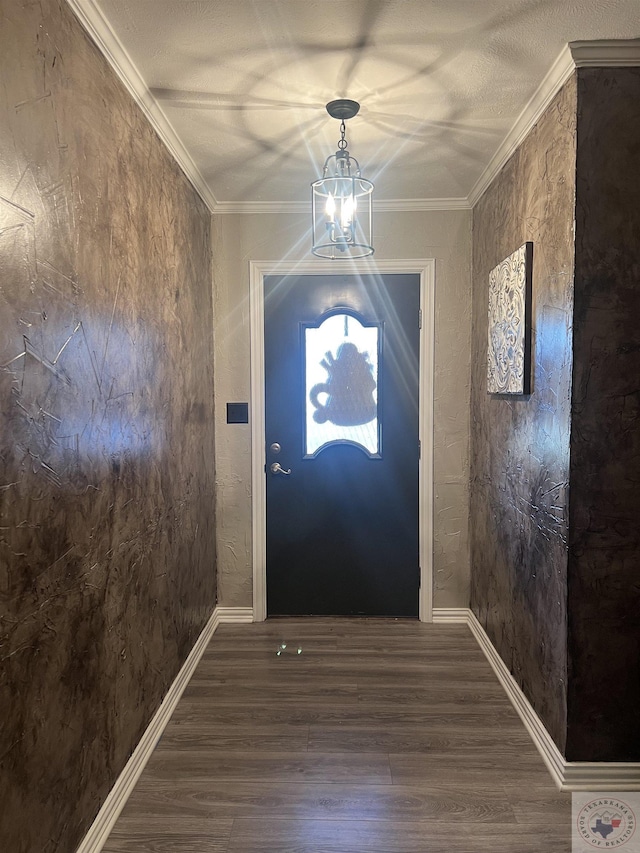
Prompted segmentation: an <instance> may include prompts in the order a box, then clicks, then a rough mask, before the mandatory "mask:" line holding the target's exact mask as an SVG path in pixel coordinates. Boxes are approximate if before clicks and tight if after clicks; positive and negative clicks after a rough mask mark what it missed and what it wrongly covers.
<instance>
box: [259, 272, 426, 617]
mask: <svg viewBox="0 0 640 853" xmlns="http://www.w3.org/2000/svg"><path fill="white" fill-rule="evenodd" d="M264 288H265V289H264V294H265V295H264V299H265V303H264V305H265V377H266V380H265V421H266V460H267V464H266V477H267V613H268V615H285V614H287V615H293V614H313V615H351V614H362V615H370V616H409V617H416V616H417V615H418V596H419V583H420V569H419V561H418V476H419V442H418V399H419V349H420V327H419V308H420V277H419V276H418V275H415V274H398V275H363V276H360V275H326V276H325V275H323V276H317V275H301V276H291V275H288V276H267V277H265V280H264Z"/></svg>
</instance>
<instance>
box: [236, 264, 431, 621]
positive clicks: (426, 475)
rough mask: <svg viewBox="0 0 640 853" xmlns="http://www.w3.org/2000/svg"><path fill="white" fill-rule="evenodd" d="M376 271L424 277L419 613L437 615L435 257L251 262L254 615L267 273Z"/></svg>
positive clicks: (261, 561)
mask: <svg viewBox="0 0 640 853" xmlns="http://www.w3.org/2000/svg"><path fill="white" fill-rule="evenodd" d="M333 273H335V274H336V275H364V274H367V275H376V274H385V273H387V274H394V273H412V274H417V275H419V276H420V309H421V318H422V334H421V335H420V386H419V387H420V400H419V437H420V446H421V455H420V460H419V483H420V487H419V508H418V516H419V517H418V529H419V553H420V599H419V618H420V621H422V622H431V621H432V619H433V390H434V343H435V260H434V259H433V258H430V259H419V260H388V261H330V262H327V261H299V262H282V261H250V262H249V311H250V337H251V400H250V411H251V417H250V420H251V510H252V513H251V514H252V539H253V545H252V561H253V618H254V621H255V622H262V621H263V620H264V619H265V618H266V615H267V597H266V590H267V583H266V570H267V562H266V541H267V539H266V537H267V529H266V474H265V464H266V448H265V375H264V278H265V276H268V275H324V276H326V275H327V274H333Z"/></svg>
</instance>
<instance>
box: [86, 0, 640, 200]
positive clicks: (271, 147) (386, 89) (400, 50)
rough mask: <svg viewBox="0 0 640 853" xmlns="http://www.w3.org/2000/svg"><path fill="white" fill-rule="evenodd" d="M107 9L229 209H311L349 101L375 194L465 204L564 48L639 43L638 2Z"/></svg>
mask: <svg viewBox="0 0 640 853" xmlns="http://www.w3.org/2000/svg"><path fill="white" fill-rule="evenodd" d="M84 2H85V0H77V3H78V5H80V6H82V5H83V3H84ZM86 2H87V4H88V3H89V2H91V4H92V5H94V4H93V1H92V0H86ZM98 2H99V8H100V9H101V11H102V13H103V15H104V17H105V18H106V20H107V22H108V24H109V27H110V28H111V30H112V31H113V33H114V34H115V36H116V38H117V39H118V40H119V42H120V43H121V45H122V46H123V47H124V49H125V51H126V52H127V53H128V55H129V57H130V59H131V61H132V62H133V64H134V65H135V66H136V68H137V69H138V71H139V73H140V75H141V76H142V78H143V80H144V82H145V84H146V85H147V87H148V88H149V90H150V92H151V94H152V96H153V98H154V99H155V100H156V101H157V102H158V104H159V105H160V107H161V109H162V111H163V112H164V113H165V115H166V117H167V118H168V120H169V122H170V124H171V125H172V126H173V128H174V130H175V132H176V134H177V136H178V137H179V139H180V140H181V142H182V144H183V145H184V147H185V148H186V149H187V151H188V152H189V154H190V156H191V158H192V159H193V161H194V162H195V164H196V166H197V168H198V170H199V172H200V173H201V175H202V177H203V178H204V181H205V182H206V184H207V185H208V187H209V189H210V191H211V193H212V195H213V196H214V197H215V199H216V200H217V202H219V203H229V202H243V201H245V202H246V201H249V202H300V201H308V198H309V184H310V182H311V181H312V180H313V179H314V178H315V177H317V176H318V175H319V171H320V170H321V168H322V164H323V163H324V159H325V157H326V156H327V155H328V154H330V153H332V152H333V151H334V150H335V147H336V142H337V140H338V136H339V129H338V122H337V121H335V120H334V119H331V118H330V117H329V116H328V115H327V113H326V111H325V109H324V105H325V104H326V103H327V102H328V101H330V100H332V99H333V98H338V97H348V98H352V99H354V100H357V101H359V102H360V103H361V104H362V108H361V111H360V113H359V115H358V116H357V117H356V118H354V119H352V120H350V121H349V122H348V123H347V139H348V141H349V149H350V151H351V153H352V154H353V155H354V156H356V157H357V158H358V160H359V161H360V164H361V166H362V169H363V174H364V175H365V176H366V177H368V178H370V179H371V180H373V181H374V182H375V184H376V198H377V199H387V200H390V199H393V200H403V201H408V202H411V201H413V202H415V201H416V200H420V199H466V198H467V197H468V196H469V194H470V192H471V190H472V188H473V187H474V184H476V182H477V181H478V178H479V177H480V175H481V174H482V173H483V171H484V169H485V168H486V166H487V164H488V163H489V161H490V160H491V158H492V156H493V155H494V153H495V152H496V150H497V149H498V147H499V146H500V144H501V142H502V141H503V140H504V138H505V137H506V135H507V133H508V132H509V130H510V129H511V128H512V127H513V125H514V123H515V121H516V119H517V118H518V116H519V114H520V113H521V111H522V110H523V108H524V107H525V105H526V104H527V102H528V101H529V99H530V98H531V96H532V95H533V93H534V92H535V90H536V89H537V87H538V86H539V85H540V83H541V81H542V80H543V78H544V77H545V75H546V73H547V72H548V71H549V69H550V67H551V66H552V64H553V63H554V61H555V60H556V59H557V57H558V56H559V54H560V52H561V51H562V49H563V48H564V47H565V45H566V44H567V43H568V42H571V41H574V40H592V39H631V38H637V37H638V36H640V0H387V2H384V0H252V2H250V0H98Z"/></svg>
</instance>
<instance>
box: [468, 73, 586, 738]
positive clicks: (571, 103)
mask: <svg viewBox="0 0 640 853" xmlns="http://www.w3.org/2000/svg"><path fill="white" fill-rule="evenodd" d="M575 116H576V83H575V79H574V78H572V79H571V80H570V81H569V82H568V83H567V84H566V85H565V86H564V88H563V89H562V90H561V91H560V92H559V94H558V95H557V96H556V98H555V99H554V101H553V102H552V104H551V105H550V106H549V108H548V109H547V111H546V112H545V114H544V115H543V117H542V118H541V119H540V121H539V122H538V124H537V125H536V127H535V128H534V129H533V130H532V131H531V133H530V134H529V136H528V137H527V138H526V140H525V141H524V142H523V144H522V145H521V146H520V148H519V149H518V150H517V151H516V153H515V154H514V155H513V157H512V158H511V159H510V160H509V162H508V163H507V165H506V166H505V167H504V169H503V170H502V172H501V173H500V175H499V176H498V177H497V178H496V179H495V180H494V182H493V183H492V185H491V187H490V188H489V189H488V190H487V192H486V193H485V194H484V196H483V197H482V199H481V200H480V201H479V202H478V204H477V205H476V208H475V210H474V216H473V332H472V379H471V506H470V517H471V523H470V534H471V567H472V581H471V606H472V608H473V611H474V613H475V614H476V616H477V617H478V619H479V621H480V622H481V623H482V625H483V626H484V628H485V629H486V631H487V633H488V635H489V637H490V638H491V641H492V642H493V644H494V646H495V647H496V649H497V650H498V652H499V653H500V656H501V657H502V659H503V660H504V661H505V663H506V664H507V666H508V667H509V669H510V670H511V672H512V674H513V675H514V677H515V678H516V680H517V681H518V683H519V684H520V686H521V687H522V689H523V691H524V692H525V694H526V696H527V697H528V698H529V701H530V702H531V704H532V705H533V707H534V708H535V710H536V711H537V713H538V715H539V716H540V718H541V719H542V721H543V722H544V724H545V726H546V727H547V729H548V731H549V732H550V734H551V735H552V737H553V738H554V740H555V741H556V743H557V744H558V747H559V748H560V749H561V750H562V749H564V745H565V734H566V712H567V697H566V632H567V626H566V621H567V613H566V595H567V589H566V583H567V576H566V568H567V535H568V513H567V502H568V489H567V484H568V479H569V427H570V392H571V369H572V362H571V324H572V309H573V297H572V289H573V280H572V278H573V220H574V203H575V196H574V193H575V158H576V153H575ZM527 240H531V241H533V244H534V247H533V309H532V315H533V334H532V347H533V358H532V369H533V376H532V393H531V395H530V396H525V397H506V396H494V395H491V396H490V395H488V394H487V308H488V282H489V272H490V271H491V269H492V268H493V267H494V266H496V264H498V263H499V262H500V261H501V260H503V259H504V258H506V257H507V256H508V255H509V254H511V252H513V251H514V250H515V249H517V248H518V247H519V246H521V245H522V244H523V243H524V242H526V241H527Z"/></svg>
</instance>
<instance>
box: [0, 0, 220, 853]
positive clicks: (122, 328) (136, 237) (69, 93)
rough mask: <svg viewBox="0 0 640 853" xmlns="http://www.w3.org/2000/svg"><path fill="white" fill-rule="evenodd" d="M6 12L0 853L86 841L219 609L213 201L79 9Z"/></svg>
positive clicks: (1, 29)
mask: <svg viewBox="0 0 640 853" xmlns="http://www.w3.org/2000/svg"><path fill="white" fill-rule="evenodd" d="M0 12H1V15H2V18H1V21H0V61H1V62H2V85H1V86H0V110H1V115H0V264H1V268H0V442H1V444H0V501H1V503H0V513H1V515H0V618H1V623H0V630H1V637H0V642H1V647H0V656H1V658H0V659H1V661H2V666H1V670H0V676H1V684H0V690H1V692H0V720H1V731H2V734H1V744H0V804H1V805H0V848H1V849H2V850H5V851H7V853H9V851H11V853H26V851H29V853H45V851H57V853H70V851H73V850H74V849H75V847H76V845H77V844H78V843H79V841H80V840H81V838H82V836H83V835H84V833H85V831H86V830H87V828H88V827H89V825H90V823H91V821H92V819H93V818H94V816H95V814H96V812H97V810H98V808H99V806H100V804H101V802H102V800H103V799H104V797H105V795H106V794H107V793H108V791H109V789H110V787H111V785H112V784H113V782H114V780H115V779H116V777H117V776H118V774H119V772H120V771H121V769H122V767H123V766H124V764H125V762H126V760H127V759H128V757H129V755H130V753H131V750H132V748H133V747H134V746H135V745H136V743H137V741H138V739H139V737H140V735H141V733H142V732H143V730H144V728H145V726H146V725H147V723H148V722H149V720H150V718H151V716H152V715H153V713H154V711H155V710H156V708H157V707H158V705H159V703H160V701H161V699H162V697H163V695H164V694H165V692H166V690H167V688H168V687H169V685H170V683H171V681H172V679H173V678H174V677H175V675H176V673H177V672H178V670H179V667H180V665H181V664H182V662H183V661H184V659H185V657H186V656H187V654H188V652H189V650H190V649H191V647H192V645H193V643H194V641H195V639H196V638H197V636H198V634H199V632H200V631H201V629H202V627H203V625H204V624H205V622H206V620H207V618H208V616H209V615H210V613H211V611H212V610H213V607H214V605H215V583H216V578H215V553H214V542H215V540H214V519H213V500H214V497H213V496H214V472H213V461H212V460H213V403H212V401H213V377H212V367H211V365H212V360H213V358H212V308H211V288H210V248H209V219H210V218H209V215H208V213H207V211H206V209H205V207H204V205H203V204H202V202H201V201H200V200H199V199H198V197H197V196H196V194H195V193H194V191H193V189H192V188H191V186H190V185H189V183H188V182H187V181H186V179H185V178H184V176H183V175H182V173H181V172H180V171H179V169H178V168H177V167H176V165H175V164H174V163H173V161H172V160H171V158H170V157H169V155H168V153H167V152H166V150H165V149H164V147H163V145H162V144H161V143H160V141H159V140H158V139H157V137H156V136H155V134H154V132H153V131H152V130H151V129H150V127H149V126H148V124H147V123H146V121H145V120H144V118H143V117H142V114H141V112H140V111H139V109H138V108H137V107H136V106H135V105H134V103H133V102H132V100H131V98H130V97H129V95H128V94H127V93H126V91H125V90H124V88H123V87H122V85H121V84H120V83H119V81H118V80H117V79H116V78H115V76H114V74H113V73H112V72H111V70H110V69H109V68H108V66H107V64H106V62H105V61H104V59H103V58H102V57H101V55H100V54H99V53H98V51H97V50H96V49H95V47H94V46H93V44H92V43H91V42H90V41H89V39H88V38H87V37H86V36H85V34H84V31H83V30H82V29H81V27H80V25H79V24H78V22H77V21H76V20H75V18H74V17H73V15H72V13H71V12H70V11H69V9H68V7H67V6H66V4H64V3H61V2H56V0H39V2H31V0H0Z"/></svg>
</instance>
